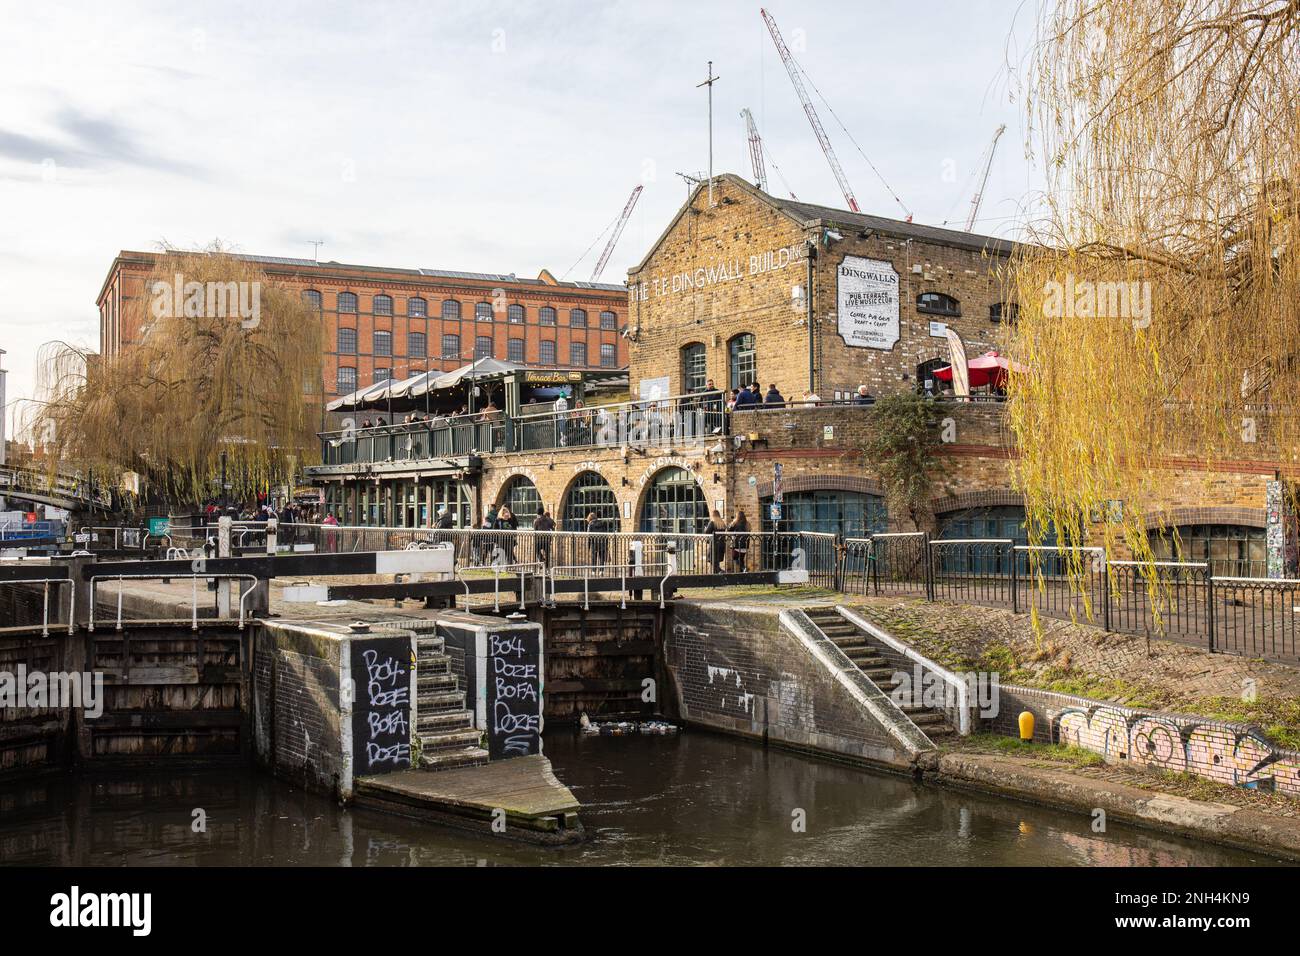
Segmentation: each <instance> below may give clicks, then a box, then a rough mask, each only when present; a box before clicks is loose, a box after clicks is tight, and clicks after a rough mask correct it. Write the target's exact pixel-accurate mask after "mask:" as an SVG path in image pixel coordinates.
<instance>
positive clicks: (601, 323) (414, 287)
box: [96, 250, 628, 399]
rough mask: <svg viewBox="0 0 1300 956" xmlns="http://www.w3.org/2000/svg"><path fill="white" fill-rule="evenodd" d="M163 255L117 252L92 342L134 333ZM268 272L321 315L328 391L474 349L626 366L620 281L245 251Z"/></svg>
mask: <svg viewBox="0 0 1300 956" xmlns="http://www.w3.org/2000/svg"><path fill="white" fill-rule="evenodd" d="M160 255H161V254H160V253H151V252H131V251H126V250H123V251H122V252H120V253H118V255H117V256H116V257H115V258H114V259H113V263H112V265H111V266H110V267H109V270H108V276H107V277H106V278H105V279H104V284H103V286H102V287H101V288H100V290H99V297H98V299H97V300H96V301H97V305H98V306H99V329H100V333H99V349H100V354H101V355H103V356H104V357H105V358H111V357H112V356H114V355H116V354H118V352H120V351H121V350H122V349H124V348H127V347H129V346H130V345H132V344H133V343H135V342H138V341H139V339H140V334H141V330H140V329H139V328H138V327H136V324H135V323H136V322H137V321H138V319H137V318H136V317H137V316H141V315H145V314H147V312H146V310H143V309H131V308H129V307H128V306H129V304H130V302H131V300H133V299H139V298H141V297H144V296H146V295H148V290H147V289H146V288H145V283H146V282H147V281H148V278H149V276H150V275H151V274H152V272H153V269H154V265H155V263H156V262H157V260H158V258H159V256H160ZM241 258H244V259H247V260H249V261H251V262H255V263H257V264H258V265H259V266H260V267H261V268H262V270H263V271H264V272H265V273H266V275H267V276H268V278H270V279H271V280H272V281H275V282H279V283H282V284H284V285H286V286H289V287H290V288H297V289H298V290H299V291H300V292H301V293H302V295H303V296H304V297H306V298H307V299H308V300H309V301H310V302H312V303H313V304H315V305H316V306H317V307H318V308H319V309H320V310H321V317H322V320H323V322H324V323H325V329H324V342H325V354H324V356H323V358H324V368H323V375H324V380H325V391H326V397H327V399H329V398H332V397H336V396H339V395H347V394H348V393H350V392H353V391H355V390H356V389H358V388H362V387H365V386H369V385H373V384H375V383H377V382H382V381H385V380H386V379H388V378H396V379H401V378H406V377H408V376H412V375H418V374H419V373H421V372H424V371H428V370H430V369H433V370H435V371H451V370H452V369H455V368H459V367H460V366H462V365H465V364H466V363H468V362H470V361H473V360H474V359H475V358H486V357H491V358H498V359H505V360H507V361H511V362H516V363H520V364H526V365H537V366H543V367H546V366H556V367H563V368H579V369H581V368H592V369H599V368H607V369H615V368H625V367H626V366H627V362H628V353H627V340H626V339H625V338H624V337H623V336H622V335H621V334H620V330H621V329H622V328H623V327H624V325H625V324H626V322H627V287H626V286H624V285H622V284H614V283H600V282H595V283H593V282H561V281H559V280H557V279H556V278H555V277H554V276H552V275H551V273H550V272H548V271H547V270H545V269H543V270H542V272H541V274H540V275H539V276H538V277H537V278H535V279H521V278H518V277H516V276H514V275H496V274H492V273H483V272H452V271H447V270H442V269H399V268H387V267H383V266H360V265H347V264H344V263H339V262H317V261H315V260H312V259H286V258H277V257H274V256H253V255H249V256H242V257H241Z"/></svg>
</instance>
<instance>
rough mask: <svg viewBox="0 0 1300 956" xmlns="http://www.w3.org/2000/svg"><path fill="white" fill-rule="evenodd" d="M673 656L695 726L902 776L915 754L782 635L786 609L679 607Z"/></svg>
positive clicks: (683, 707)
mask: <svg viewBox="0 0 1300 956" xmlns="http://www.w3.org/2000/svg"><path fill="white" fill-rule="evenodd" d="M664 656H665V660H666V664H667V670H668V674H669V679H670V682H671V683H672V685H673V686H672V698H671V700H672V702H673V703H675V705H676V707H677V711H678V715H679V716H680V717H681V718H682V719H683V720H686V721H687V722H689V723H694V724H699V725H701V726H704V727H709V728H712V729H714V730H721V731H726V732H729V733H737V734H742V735H744V736H747V737H756V738H759V739H762V740H764V741H766V742H770V743H774V744H779V745H784V746H787V747H791V748H794V749H799V750H807V751H812V752H815V753H817V754H819V755H821V756H828V757H833V758H837V759H843V760H851V761H855V762H863V763H871V764H876V765H883V766H888V767H895V768H899V769H902V768H905V767H907V766H909V765H910V763H911V759H912V757H913V756H914V753H913V752H910V749H911V748H909V747H906V746H903V745H902V744H901V743H900V741H899V739H898V737H897V736H896V735H895V734H893V733H891V732H890V730H889V729H888V728H886V727H885V726H884V724H883V723H882V722H881V721H880V720H878V719H877V717H876V716H875V715H874V714H873V713H872V712H871V711H870V710H869V709H867V708H866V707H864V706H863V704H862V702H861V701H860V700H859V698H858V697H856V696H855V695H854V694H853V693H852V692H851V691H850V689H849V688H848V687H847V686H846V685H845V683H844V682H842V681H841V680H840V679H839V677H838V676H837V673H836V671H834V670H833V669H830V668H828V667H827V666H826V665H825V664H824V663H823V662H822V661H820V660H818V659H817V658H816V657H814V656H813V654H812V653H810V651H809V649H808V647H807V646H806V645H805V644H804V643H803V642H802V641H801V640H800V639H799V638H798V637H797V636H796V635H795V634H793V633H791V632H789V631H787V630H785V629H783V628H782V626H781V623H780V619H779V609H777V608H773V609H767V608H760V607H740V606H733V605H724V604H707V605H704V604H691V603H687V602H679V603H678V604H677V605H676V606H675V608H674V611H673V620H672V625H671V627H670V628H668V632H667V635H666V638H665V648H664ZM917 743H918V744H919V747H924V746H925V744H924V742H923V740H918V741H917ZM919 747H918V749H919Z"/></svg>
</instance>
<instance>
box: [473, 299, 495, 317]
mask: <svg viewBox="0 0 1300 956" xmlns="http://www.w3.org/2000/svg"><path fill="white" fill-rule="evenodd" d="M474 319H475V321H478V322H491V321H492V303H491V302H475V303H474Z"/></svg>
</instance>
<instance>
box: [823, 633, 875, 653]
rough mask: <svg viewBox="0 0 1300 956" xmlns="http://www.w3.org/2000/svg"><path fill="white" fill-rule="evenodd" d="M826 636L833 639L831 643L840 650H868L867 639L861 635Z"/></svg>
mask: <svg viewBox="0 0 1300 956" xmlns="http://www.w3.org/2000/svg"><path fill="white" fill-rule="evenodd" d="M826 636H827V637H829V638H830V639H831V643H832V644H834V645H835V646H836V647H838V648H839V649H840V650H847V649H848V648H850V647H861V648H863V649H866V648H867V647H868V645H867V639H866V638H865V637H863V636H862V635H861V634H845V635H843V636H839V635H836V634H828V635H826Z"/></svg>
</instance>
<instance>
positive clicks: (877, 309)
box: [835, 256, 899, 352]
mask: <svg viewBox="0 0 1300 956" xmlns="http://www.w3.org/2000/svg"><path fill="white" fill-rule="evenodd" d="M835 293H836V316H837V319H838V324H839V328H838V331H839V333H840V338H842V339H844V344H845V345H848V346H850V347H853V348H860V349H883V350H884V351H886V352H887V351H889V350H890V349H892V348H893V347H894V343H896V342H897V341H898V316H899V309H898V273H897V272H896V271H895V270H894V267H893V266H892V265H891V264H890V263H888V262H884V261H882V260H880V259H863V258H860V257H858V256H845V257H844V259H843V260H842V261H841V262H840V265H839V268H838V269H837V270H836V274H835Z"/></svg>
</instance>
